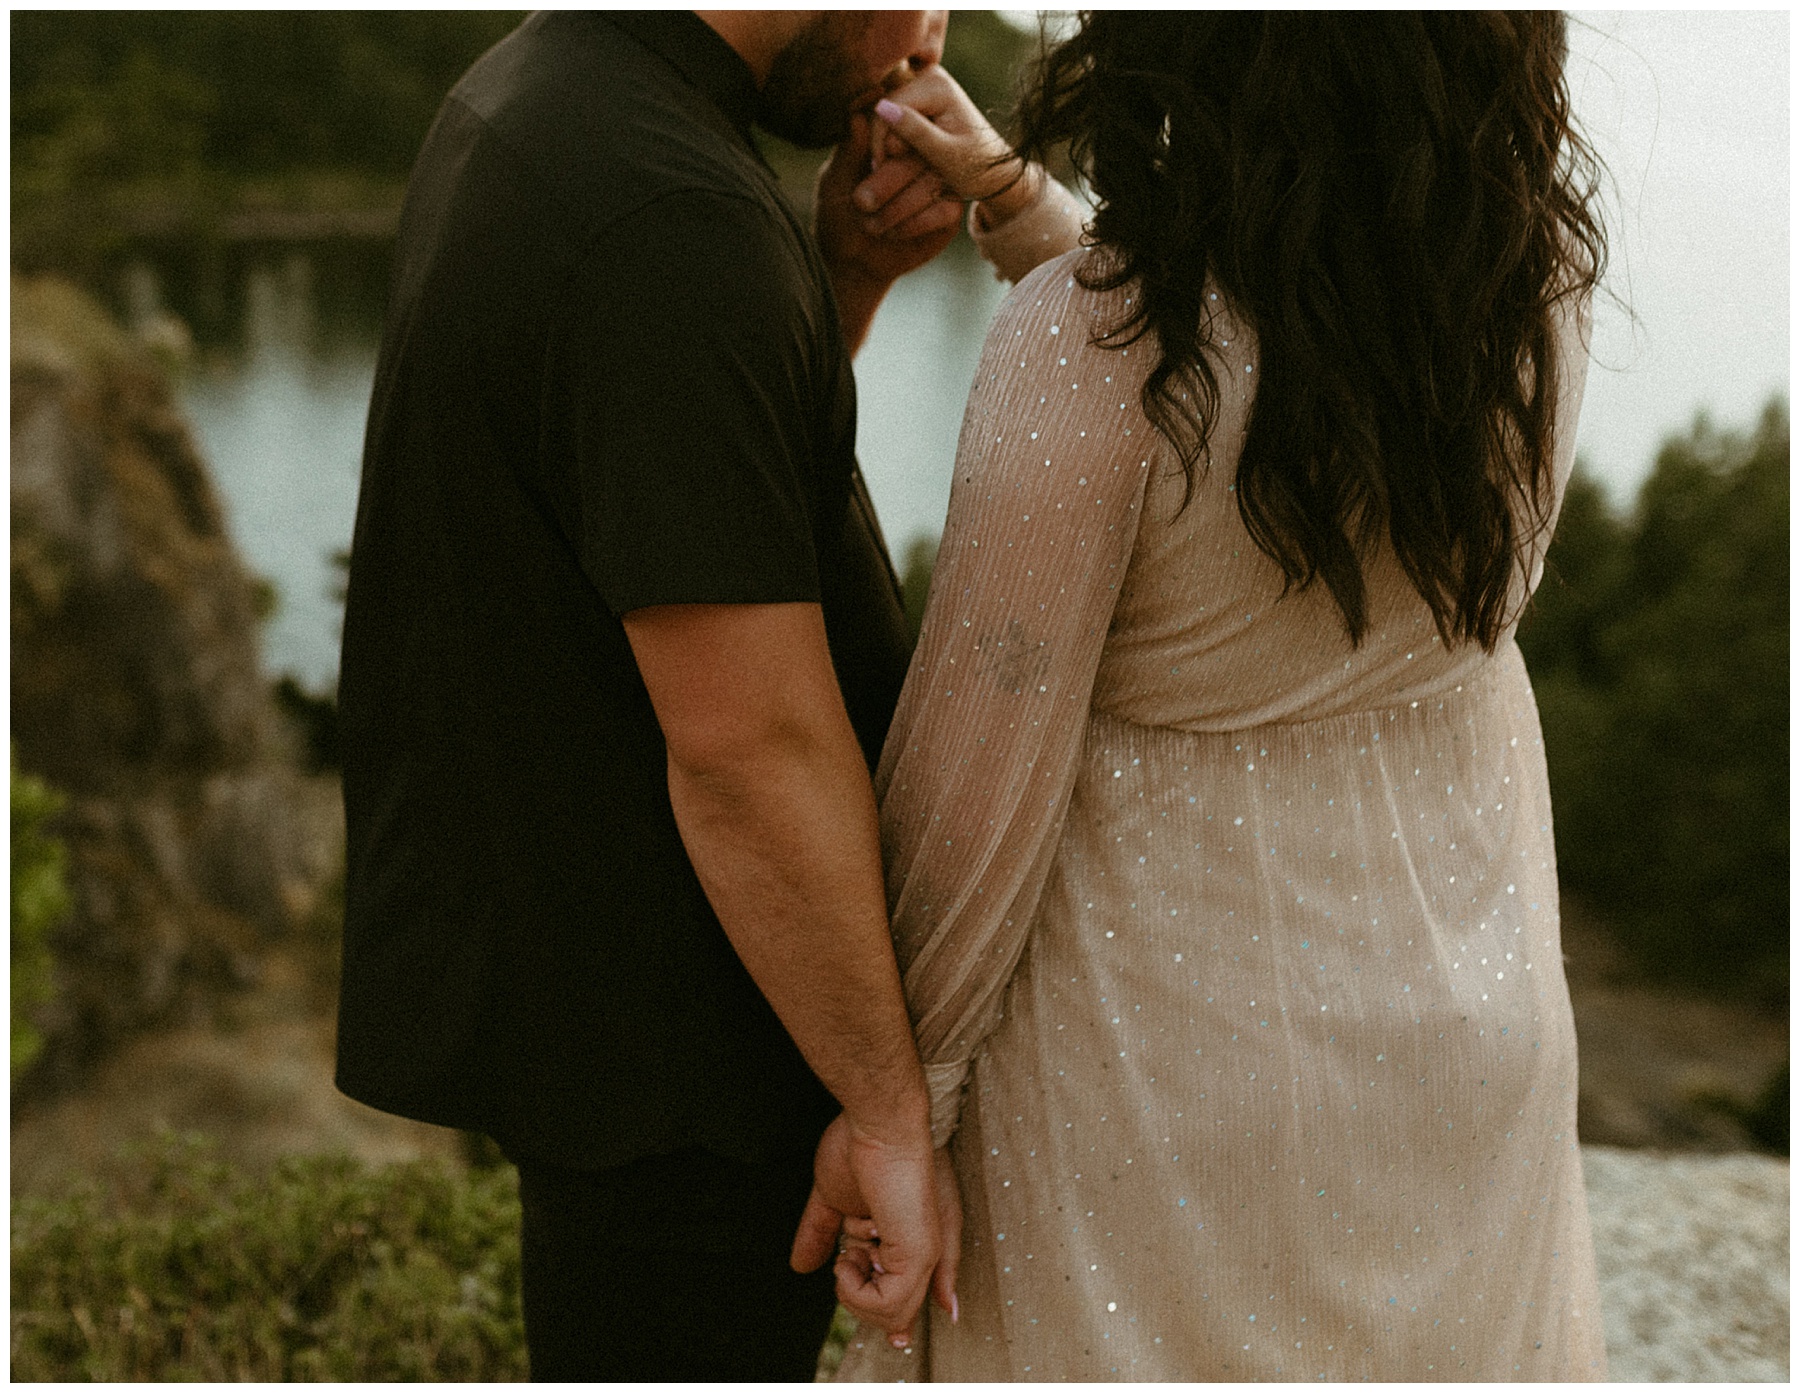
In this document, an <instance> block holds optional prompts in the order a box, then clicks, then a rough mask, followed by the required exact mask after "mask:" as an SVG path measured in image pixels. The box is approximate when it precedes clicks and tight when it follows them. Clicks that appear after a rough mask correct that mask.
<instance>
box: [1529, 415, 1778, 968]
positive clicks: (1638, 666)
mask: <svg viewBox="0 0 1800 1393" xmlns="http://www.w3.org/2000/svg"><path fill="white" fill-rule="evenodd" d="M1533 609H1534V612H1533V613H1532V614H1531V615H1530V616H1529V617H1528V618H1527V621H1526V623H1525V624H1524V625H1522V626H1521V629H1520V633H1519V643H1520V646H1521V647H1522V648H1523V649H1524V651H1525V655H1526V659H1527V661H1528V663H1529V665H1530V668H1531V674H1532V681H1533V685H1534V686H1535V688H1536V691H1537V697H1538V706H1539V709H1540V711H1541V713H1542V718H1543V726H1544V743H1545V748H1546V751H1547V753H1548V757H1549V763H1550V785H1551V801H1552V807H1553V808H1554V811H1555V826H1556V854H1557V863H1558V869H1559V872H1560V875H1561V878H1562V882H1563V884H1564V886H1565V887H1566V888H1568V889H1570V890H1573V891H1575V892H1577V893H1578V894H1581V895H1582V896H1583V897H1584V898H1586V899H1587V900H1588V901H1589V902H1590V903H1592V904H1593V905H1594V906H1595V908H1596V909H1597V911H1598V912H1599V913H1600V914H1601V915H1602V916H1603V917H1604V918H1605V920H1606V921H1607V923H1608V924H1609V925H1610V926H1611V927H1612V928H1613V930H1614V931H1615V933H1616V934H1617V936H1618V937H1619V938H1620V940H1621V941H1622V942H1623V943H1624V944H1625V945H1626V946H1627V947H1628V948H1629V949H1630V950H1631V951H1632V953H1633V956H1634V957H1635V958H1636V960H1637V962H1638V963H1639V965H1640V966H1641V967H1642V968H1643V969H1644V970H1645V971H1646V972H1648V973H1649V974H1651V975H1654V976H1658V977H1663V978H1667V979H1679V980H1683V981H1687V982H1691V983H1693V984H1695V985H1699V986H1704V987H1707V988H1709V989H1712V990H1716V991H1722V992H1727V993H1729V994H1733V995H1740V996H1751V997H1760V998H1763V999H1766V1000H1768V1001H1770V1002H1771V1003H1773V1002H1778V1001H1783V1000H1785V996H1786V983H1787V937H1788V933H1787V924H1788V856H1787V844H1788V811H1787V802H1788V799H1787V793H1788V741H1787V728H1788V720H1787V708H1788V680H1787V675H1788V415H1787V409H1786V407H1785V405H1784V404H1782V403H1781V402H1772V403H1770V405H1769V406H1768V407H1767V408H1766V409H1765V411H1764V412H1763V415H1762V419H1761V421H1760V422H1759V423H1758V425H1757V427H1756V429H1755V430H1754V431H1753V432H1751V433H1749V434H1748V435H1745V434H1739V433H1735V432H1729V431H1719V430H1717V429H1715V428H1714V427H1713V426H1712V425H1711V424H1710V423H1708V422H1707V421H1706V420H1705V419H1704V418H1702V419H1701V420H1699V421H1698V422H1696V424H1695V425H1694V427H1693V429H1692V430H1691V431H1690V432H1689V433H1688V434H1687V435H1685V436H1680V437H1676V438H1674V439H1671V440H1669V441H1668V442H1667V443H1666V444H1665V445H1664V446H1663V448H1662V451H1661V453H1660V454H1659V456H1658V458H1657V463H1656V468H1655V471H1654V472H1653V473H1652V474H1651V476H1650V478H1649V479H1648V480H1647V481H1646V482H1645V484H1644V486H1643V489H1642V491H1641V492H1640V494H1639V496H1638V500H1637V506H1636V509H1635V511H1634V512H1633V513H1632V515H1631V516H1630V517H1629V518H1624V519H1621V518H1616V517H1614V516H1612V515H1611V514H1610V513H1609V512H1608V511H1607V509H1606V507H1605V505H1604V502H1603V500H1602V498H1601V495H1600V492H1599V490H1598V488H1597V487H1596V486H1595V485H1594V484H1593V482H1592V481H1591V480H1588V479H1585V478H1584V477H1582V476H1581V475H1579V474H1578V475H1577V477H1576V479H1575V481H1574V483H1573V484H1572V485H1571V486H1570V489H1569V493H1568V497H1567V500H1566V502H1565V504H1564V507H1563V514H1562V518H1561V520H1560V522H1559V524H1558V527H1557V534H1556V539H1555V541H1554V543H1553V544H1552V546H1551V549H1550V554H1549V560H1548V565H1547V568H1546V575H1545V580H1544V582H1543V584H1542V586H1541V587H1540V588H1539V591H1538V597H1537V600H1536V602H1535V604H1534V607H1533Z"/></svg>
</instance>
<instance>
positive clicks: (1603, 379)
mask: <svg viewBox="0 0 1800 1393" xmlns="http://www.w3.org/2000/svg"><path fill="white" fill-rule="evenodd" d="M1572 17H1573V19H1574V20H1575V22H1574V23H1573V24H1571V26H1570V35H1569V47H1570V63H1569V86H1570V92H1571V95H1572V98H1573V101H1574V105H1575V110H1576V114H1577V116H1578V117H1579V118H1580V119H1581V121H1582V122H1583V123H1584V125H1585V126H1586V128H1587V131H1588V135H1589V138H1590V139H1591V140H1592V141H1593V143H1594V144H1595V146H1596V147H1597V148H1598V149H1599V151H1600V154H1601V156H1602V157H1603V158H1604V159H1605V160H1606V162H1607V164H1608V165H1609V166H1610V168H1611V173H1612V184H1613V188H1612V191H1611V194H1612V196H1611V198H1610V199H1609V203H1608V218H1607V225H1608V230H1609V232H1610V233H1611V236H1612V257H1613V267H1612V273H1611V275H1610V276H1609V278H1608V282H1609V286H1610V289H1611V290H1612V291H1613V292H1615V293H1616V294H1617V295H1619V296H1620V297H1621V298H1622V299H1623V300H1625V301H1626V303H1627V304H1629V306H1630V308H1631V309H1632V311H1634V312H1635V314H1636V323H1635V324H1634V323H1633V322H1632V320H1631V318H1630V317H1629V316H1627V315H1626V314H1625V312H1624V311H1623V310H1622V309H1620V308H1619V307H1618V306H1616V305H1613V304H1611V303H1608V302H1607V300H1606V299H1605V298H1604V297H1603V298H1602V300H1601V302H1600V303H1599V304H1598V305H1597V306H1596V309H1595V334H1594V340H1595V341H1594V363H1593V367H1592V369H1591V370H1590V372H1589V375H1588V389H1587V400H1586V402H1585V404H1584V406H1583V408H1582V413H1581V432H1580V435H1579V437H1578V443H1579V448H1580V451H1581V453H1582V454H1583V455H1585V456H1586V457H1587V459H1588V462H1589V463H1590V465H1591V466H1592V467H1593V470H1594V473H1595V474H1596V476H1598V477H1599V478H1601V479H1602V480H1604V481H1605V482H1606V483H1607V485H1608V486H1609V488H1610V489H1611V491H1612V493H1613V496H1614V498H1615V499H1617V500H1618V501H1620V502H1625V501H1628V500H1629V499H1630V497H1632V496H1633V495H1634V494H1635V492H1636V488H1637V485H1638V483H1639V482H1640V481H1641V480H1642V479H1643V477H1644V475H1645V474H1646V473H1647V472H1648V471H1649V469H1650V466H1651V464H1652V462H1653V456H1654V454H1655V451H1656V447H1657V445H1658V444H1659V443H1660V441H1661V440H1662V438H1663V437H1664V436H1665V435H1667V434H1668V433H1669V432H1670V431H1673V430H1679V429H1683V428H1685V427H1686V426H1687V425H1688V424H1689V422H1691V420H1692V419H1693V413H1694V411H1695V410H1696V408H1700V407H1704V408H1706V409H1707V410H1708V411H1709V412H1710V413H1711V414H1712V416H1713V419H1714V420H1715V421H1716V422H1717V423H1718V424H1720V425H1722V426H1739V427H1741V426H1748V425H1750V424H1751V423H1752V422H1753V421H1754V420H1755V418H1756V414H1757V412H1758V411H1759V410H1760V409H1761V407H1762V404H1763V403H1764V402H1765V401H1766V400H1767V399H1768V397H1769V396H1770V394H1771V393H1773V392H1776V391H1781V392H1784V393H1785V392H1786V391H1787V389H1788V379H1789V369H1788V322H1789V314H1788V269H1789V258H1788V208H1789V203H1788V61H1789V59H1788V47H1789V31H1790V26H1789V17H1788V14H1787V11H1786V10H1764V11H1744V10H1736V11H1732V10H1685V11H1683V10H1636V11H1606V10H1577V11H1574V12H1573V15H1572Z"/></svg>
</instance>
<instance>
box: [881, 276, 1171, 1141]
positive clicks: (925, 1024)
mask: <svg viewBox="0 0 1800 1393" xmlns="http://www.w3.org/2000/svg"><path fill="white" fill-rule="evenodd" d="M1076 260H1077V258H1076V257H1075V256H1073V255H1070V256H1064V257H1061V258H1059V259H1058V260H1056V261H1055V262H1053V263H1050V264H1048V265H1045V266H1043V267H1041V268H1040V269H1039V270H1038V271H1037V272H1035V273H1033V274H1032V275H1030V276H1029V277H1027V279H1026V280H1025V281H1023V282H1022V283H1021V284H1020V285H1019V287H1018V288H1017V289H1016V290H1015V291H1014V292H1013V294H1012V296H1011V297H1010V298H1009V299H1008V300H1007V302H1006V304H1005V305H1004V306H1003V307H1002V309H1001V311H1000V314H999V316H998V317H997V318H996V320H995V322H994V326H993V329H992V330H991V331H990V333H989V335H988V341H987V346H986V348H985V350H984V352H983V354H982V359H981V366H980V368H979V369H978V370H977V374H976V381H975V387H974V390H973V391H972V393H971V395H970V398H969V405H968V410H967V413H966V415H965V416H964V418H963V427H962V436H961V440H960V443H959V445H958V447H957V457H956V477H955V480H954V481H953V483H952V487H951V496H950V512H949V518H948V521H947V522H946V525H945V530H944V537H943V542H942V544H941V546H940V549H939V551H938V560H937V565H936V569H935V573H934V575H933V577H932V584H931V597H930V603H929V604H928V606H927V609H926V615H925V624H924V630H923V632H922V634H921V635H920V640H919V645H918V648H917V650H916V651H915V653H914V656H913V662H912V667H911V669H910V670H909V672H908V674H907V679H906V686H905V689H904V691H903V692H902V694H901V698H900V706H899V710H898V712H897V713H896V715H895V718H894V724H893V727H892V729H891V730H890V732H889V735H888V739H887V744H886V747H885V748H884V750H883V752H882V759H881V764H880V768H879V769H878V771H877V775H876V793H877V795H878V796H879V797H880V799H881V838H882V852H883V858H884V862H885V866H886V872H887V885H888V908H889V912H890V915H891V916H892V921H893V931H894V943H895V951H896V954H897V956H898V958H899V962H900V968H901V972H902V974H903V978H904V982H905V987H906V998H907V1004H908V1007H909V1009H910V1011H911V1013H912V1019H913V1025H914V1030H915V1032H916V1034H917V1036H918V1041H919V1048H920V1054H921V1057H922V1058H923V1060H924V1062H925V1065H926V1074H927V1078H928V1079H929V1081H930V1083H931V1090H932V1131H933V1135H934V1139H935V1140H936V1141H937V1142H938V1144H940V1145H942V1144H943V1143H944V1142H945V1141H946V1140H948V1138H949V1136H950V1134H951V1132H952V1131H954V1129H955V1125H956V1117H957V1111H958V1107H959V1099H960V1094H961V1088H962V1083H963V1079H964V1077H965V1075H966V1073H967V1068H968V1061H969V1060H970V1059H971V1058H972V1057H973V1055H974V1052H975V1050H976V1049H977V1047H978V1046H979V1044H980V1042H981V1041H982V1040H983V1039H984V1038H985V1037H986V1036H987V1034H988V1033H989V1032H990V1031H991V1030H992V1029H993V1028H994V1025H995V1024H996V1023H997V1021H998V1020H999V1017H1000V1004H1001V998H1002V995H1003V993H1004V992H1005V989H1006V984H1007V981H1008V979H1009V978H1010V977H1011V975H1012V972H1013V969H1014V968H1015V966H1016V965H1017V963H1018V961H1019V956H1020V954H1021V952H1022V951H1023V949H1024V946H1025V938H1026V932H1027V930H1028V928H1029V926H1030V923H1031V919H1032V914H1033V911H1034V909H1035V907H1036V904H1037V900H1038V896H1039V894H1040V892H1041V891H1042V888H1043V884H1044V880H1045V877H1046V875H1047V873H1048V869H1049V863H1050V858H1051V856H1052V854H1053V853H1054V851H1055V846H1056V840H1057V835H1058V833H1059V832H1060V830H1061V828H1062V822H1063V817H1064V811H1065V808H1066V806H1067V803H1068V796H1069V791H1070V788H1071V786H1072V784H1073V782H1074V770H1075V764H1076V759H1077V756H1078V755H1079V752H1080V747H1081V741H1082V738H1083V734H1084V731H1085V729H1086V724H1087V718H1088V708H1089V702H1090V699H1091V697H1092V692H1093V685H1094V676H1095V672H1096V669H1097V666H1098V664H1099V660H1100V650H1101V645H1102V643H1103V641H1104V639H1105V637H1106V632H1107V627H1108V625H1109V623H1110V622H1111V618H1112V613H1113V608H1114V604H1115V601H1116V599H1117V596H1118V590H1119V584H1120V581H1121V579H1122V577H1123V575H1124V571H1125V567H1126V563H1127V561H1128V559H1129V557H1130V554H1131V548H1132V543H1133V541H1134V539H1135V537H1136V533H1137V525H1138V512H1139V505H1140V503H1141V500H1142V497H1143V492H1144V484H1145V480H1146V478H1147V477H1148V475H1149V473H1150V465H1151V462H1152V460H1153V459H1154V458H1155V455H1154V448H1155V442H1156V439H1157V437H1155V436H1154V434H1153V433H1151V432H1149V430H1148V428H1146V427H1145V426H1144V425H1143V423H1142V417H1141V415H1140V414H1139V413H1138V412H1137V410H1136V409H1135V407H1136V400H1137V392H1138V382H1139V379H1140V376H1141V374H1138V373H1137V372H1136V368H1137V366H1138V362H1139V359H1140V358H1141V357H1143V356H1144V355H1145V354H1146V353H1147V350H1141V349H1126V350H1123V351H1120V350H1104V349H1099V348H1096V347H1094V346H1092V344H1091V343H1090V342H1089V340H1090V338H1091V337H1092V336H1093V333H1094V329H1095V327H1096V325H1095V320H1094V314H1095V306H1096V305H1097V304H1101V303H1103V302H1099V301H1097V300H1096V297H1094V296H1093V295H1091V294H1090V293H1088V292H1086V291H1084V290H1082V289H1080V288H1079V287H1078V286H1077V285H1076V282H1075V280H1074V277H1073V274H1072V272H1073V268H1074V266H1075V264H1076ZM1102 313H1104V312H1103V311H1102ZM1134 422H1135V430H1134V424H1133V423H1134Z"/></svg>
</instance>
